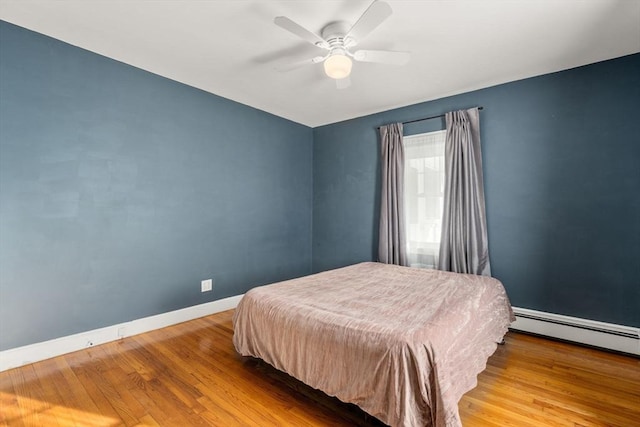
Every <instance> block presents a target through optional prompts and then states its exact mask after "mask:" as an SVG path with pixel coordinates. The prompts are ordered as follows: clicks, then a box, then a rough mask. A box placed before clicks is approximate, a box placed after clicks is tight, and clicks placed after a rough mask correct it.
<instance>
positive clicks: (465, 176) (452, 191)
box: [438, 108, 491, 276]
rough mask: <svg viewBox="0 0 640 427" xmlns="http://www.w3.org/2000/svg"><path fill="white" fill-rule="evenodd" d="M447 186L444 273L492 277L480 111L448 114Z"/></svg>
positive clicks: (442, 249) (440, 264)
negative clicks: (481, 147)
mask: <svg viewBox="0 0 640 427" xmlns="http://www.w3.org/2000/svg"><path fill="white" fill-rule="evenodd" d="M445 119H446V123H447V138H446V142H445V184H444V213H443V217H442V237H441V241H440V259H439V261H438V268H439V269H440V270H447V271H454V272H456V273H470V274H477V275H484V276H490V275H491V266H490V264H489V244H488V240H487V221H486V213H485V202H484V185H483V176H482V152H481V150H480V120H479V119H480V113H479V111H478V109H477V108H472V109H469V110H466V111H465V110H461V111H452V112H449V113H447V114H446V115H445Z"/></svg>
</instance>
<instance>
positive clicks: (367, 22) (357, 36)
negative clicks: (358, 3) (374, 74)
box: [344, 1, 392, 47]
mask: <svg viewBox="0 0 640 427" xmlns="http://www.w3.org/2000/svg"><path fill="white" fill-rule="evenodd" d="M391 13H392V10H391V6H389V5H388V4H387V3H385V2H383V1H374V2H373V3H371V6H369V8H368V9H367V10H365V11H364V13H363V14H362V16H361V17H360V19H358V22H356V23H355V24H354V25H353V27H351V29H350V30H349V32H348V33H347V34H346V35H345V36H344V38H345V40H347V45H348V46H349V47H352V46H355V45H356V44H358V43H359V42H360V40H362V39H364V38H365V37H366V36H367V35H368V34H369V33H370V32H371V31H373V30H374V29H375V28H376V27H377V26H378V25H380V24H382V23H383V22H384V20H385V19H387V18H388V17H389V16H391Z"/></svg>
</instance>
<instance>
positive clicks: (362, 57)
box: [353, 50, 411, 65]
mask: <svg viewBox="0 0 640 427" xmlns="http://www.w3.org/2000/svg"><path fill="white" fill-rule="evenodd" d="M410 58H411V54H410V53H409V52H393V51H390V50H358V51H356V52H354V53H353V59H355V60H356V61H360V62H378V63H381V64H391V65H404V64H406V63H407V62H409V59H410Z"/></svg>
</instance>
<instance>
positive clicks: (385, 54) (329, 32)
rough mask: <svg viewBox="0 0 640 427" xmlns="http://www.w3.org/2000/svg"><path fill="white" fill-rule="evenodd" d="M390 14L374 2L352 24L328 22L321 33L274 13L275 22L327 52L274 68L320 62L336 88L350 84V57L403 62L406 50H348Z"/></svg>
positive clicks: (407, 56)
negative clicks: (276, 15)
mask: <svg viewBox="0 0 640 427" xmlns="http://www.w3.org/2000/svg"><path fill="white" fill-rule="evenodd" d="M391 13H392V10H391V6H389V5H388V4H387V3H385V2H383V1H374V2H373V3H371V5H370V6H369V8H368V9H367V10H365V12H364V13H363V14H362V16H360V18H359V19H358V21H357V22H356V23H355V24H354V25H353V26H352V27H350V26H349V23H347V22H344V21H338V22H332V23H330V24H328V25H326V26H325V27H324V28H323V29H322V32H321V36H319V35H317V34H315V33H313V32H311V31H309V30H307V29H306V28H304V27H302V26H301V25H299V24H297V23H295V22H294V21H292V20H291V19H289V18H287V17H286V16H278V17H276V18H275V19H274V20H273V22H274V23H275V24H276V25H278V26H279V27H281V28H284V29H285V30H287V31H289V32H291V33H293V34H295V35H297V36H298V37H300V38H302V39H303V40H305V41H307V42H309V43H311V44H313V45H314V46H317V47H319V48H322V49H325V50H327V51H328V52H327V53H326V54H325V55H324V56H316V57H314V58H311V59H305V60H303V61H298V62H295V63H292V64H288V65H286V66H282V67H278V69H279V70H280V71H289V70H293V69H296V68H299V67H302V66H305V65H310V64H318V63H320V62H322V63H323V65H324V71H325V74H326V75H327V76H328V77H331V78H332V79H335V80H336V85H337V86H338V88H339V89H343V88H346V87H348V86H349V85H350V84H351V82H350V79H349V75H350V74H351V67H352V65H353V62H352V59H353V60H355V61H359V62H376V63H382V64H392V65H404V64H406V63H407V62H408V61H409V58H410V54H409V52H394V51H387V50H357V51H355V52H352V51H351V49H352V48H353V47H355V46H356V45H357V44H358V43H359V42H360V41H361V40H362V39H364V38H365V37H366V36H367V35H369V33H371V31H373V30H374V29H375V28H376V27H378V26H379V25H380V24H382V22H384V21H385V20H386V19H387V18H388V17H389V16H391Z"/></svg>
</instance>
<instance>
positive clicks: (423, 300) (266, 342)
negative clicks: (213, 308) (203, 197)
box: [233, 262, 515, 427]
mask: <svg viewBox="0 0 640 427" xmlns="http://www.w3.org/2000/svg"><path fill="white" fill-rule="evenodd" d="M513 320H515V318H514V315H513V311H512V310H511V305H510V303H509V299H508V298H507V295H506V292H505V290H504V287H503V286H502V284H501V283H500V282H499V281H498V280H496V279H493V278H490V277H482V276H475V275H467V274H457V273H450V272H444V271H436V270H424V269H417V268H410V267H400V266H395V265H387V264H380V263H372V262H367V263H361V264H356V265H352V266H348V267H344V268H339V269H336V270H330V271H326V272H323V273H318V274H314V275H311V276H306V277H301V278H298V279H293V280H288V281H284V282H280V283H276V284H272V285H267V286H260V287H257V288H254V289H251V290H250V291H249V292H247V293H246V294H245V295H244V297H243V298H242V300H241V301H240V303H239V304H238V307H237V308H236V311H235V313H234V317H233V326H234V335H233V343H234V345H235V348H236V350H237V351H238V353H240V354H241V355H243V356H251V357H256V358H260V359H262V360H264V361H265V362H267V363H269V364H270V365H272V366H274V367H275V368H276V369H279V370H281V371H284V372H286V373H287V374H289V375H291V376H292V377H294V378H297V379H298V380H300V381H302V382H304V383H305V384H307V385H309V386H311V387H313V388H316V389H319V390H321V391H323V392H324V393H326V394H328V395H330V396H335V397H337V398H338V399H340V400H342V401H343V402H348V403H353V404H356V405H357V406H359V407H360V408H361V409H363V410H364V411H365V412H367V413H368V414H371V415H372V416H374V417H376V418H378V419H380V420H381V421H383V422H385V423H386V424H389V425H391V426H394V427H395V426H407V427H409V426H411V427H415V426H434V427H443V426H447V427H450V426H461V422H460V417H459V414H458V401H459V400H460V398H461V397H462V395H463V394H464V393H466V392H467V391H469V390H470V389H472V388H473V387H475V386H476V384H477V382H476V381H477V380H476V376H477V375H478V373H480V372H481V371H482V370H484V368H485V367H486V362H487V359H488V358H489V356H490V355H491V354H493V352H494V351H495V349H496V346H497V343H499V342H500V341H501V340H502V338H503V336H504V334H505V333H506V332H507V328H508V326H509V324H510V323H511V322H512V321H513Z"/></svg>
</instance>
